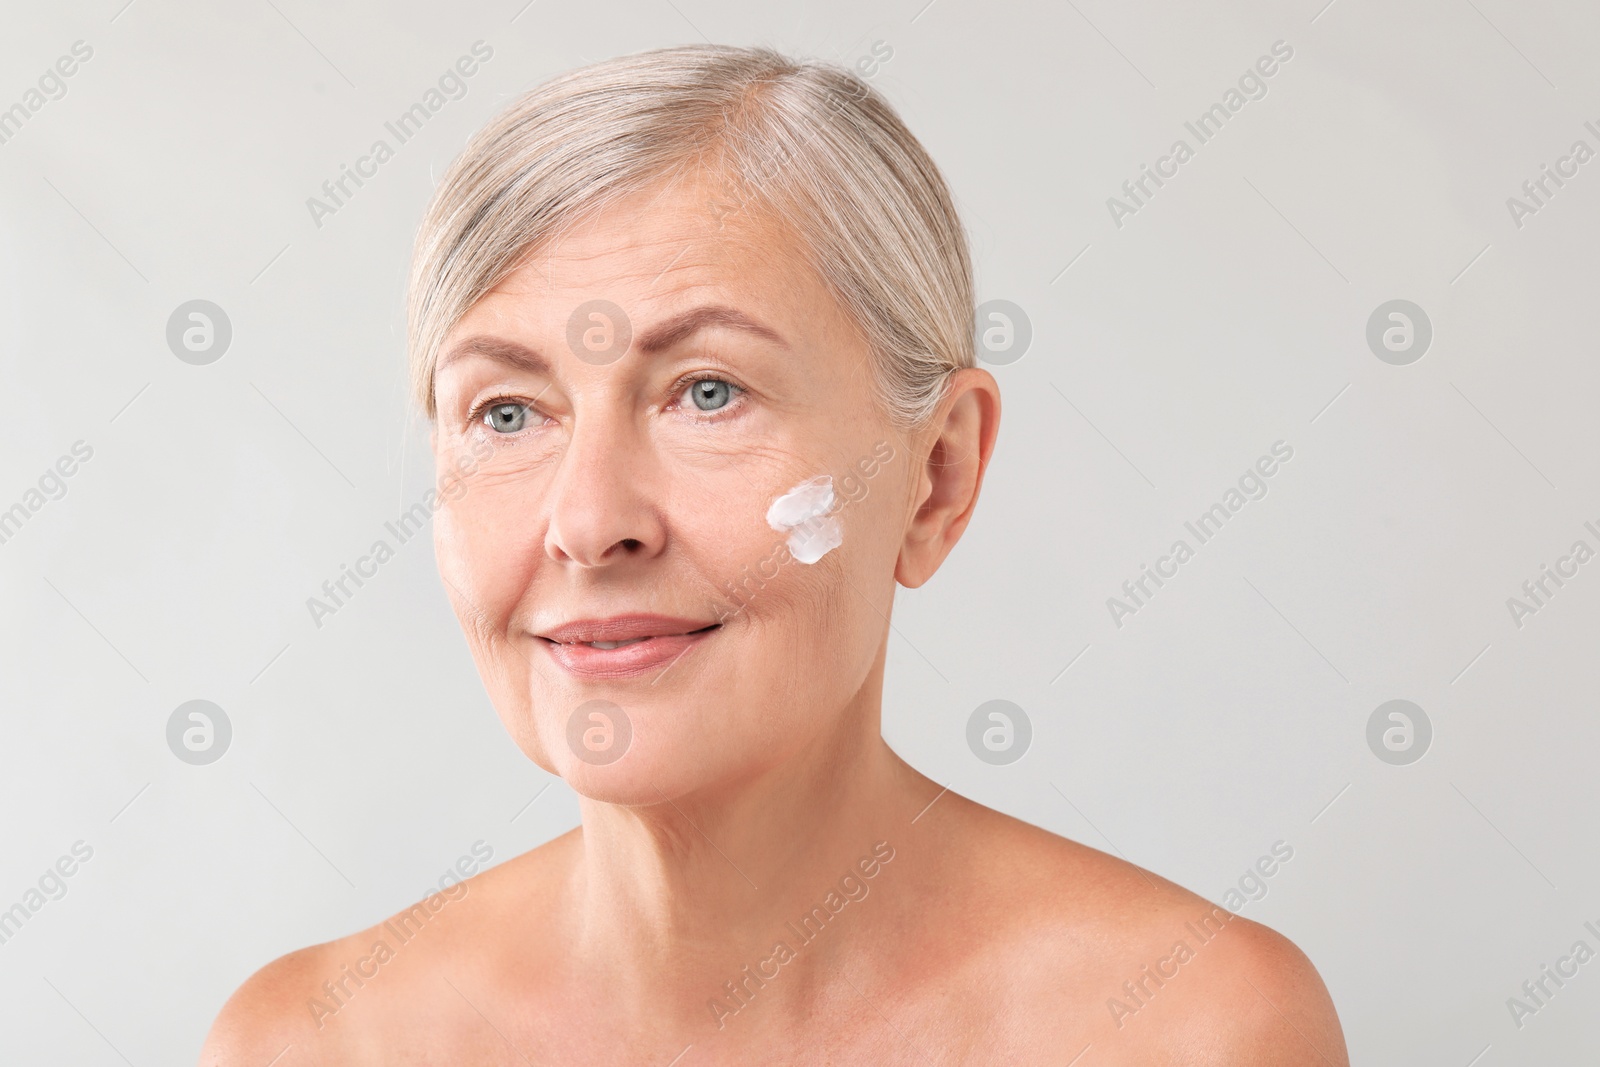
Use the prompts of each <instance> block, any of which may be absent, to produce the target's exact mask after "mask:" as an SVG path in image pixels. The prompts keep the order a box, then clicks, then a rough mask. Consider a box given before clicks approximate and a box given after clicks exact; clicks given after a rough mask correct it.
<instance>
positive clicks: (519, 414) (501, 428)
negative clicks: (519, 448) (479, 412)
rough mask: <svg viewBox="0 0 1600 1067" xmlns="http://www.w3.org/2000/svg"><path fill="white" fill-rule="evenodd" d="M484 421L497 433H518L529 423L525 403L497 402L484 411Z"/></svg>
mask: <svg viewBox="0 0 1600 1067" xmlns="http://www.w3.org/2000/svg"><path fill="white" fill-rule="evenodd" d="M483 423H484V425H485V426H487V427H489V428H490V429H491V430H493V431H495V432H496V433H516V432H517V431H518V430H520V429H522V428H523V427H524V426H526V425H527V424H528V408H527V405H525V404H509V403H508V404H495V405H493V406H492V407H490V408H489V410H488V411H485V412H484V413H483Z"/></svg>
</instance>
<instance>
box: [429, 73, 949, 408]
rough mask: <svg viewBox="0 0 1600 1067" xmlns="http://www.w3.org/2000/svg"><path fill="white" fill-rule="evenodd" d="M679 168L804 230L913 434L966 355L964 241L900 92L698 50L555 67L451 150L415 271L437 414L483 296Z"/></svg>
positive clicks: (734, 203)
mask: <svg viewBox="0 0 1600 1067" xmlns="http://www.w3.org/2000/svg"><path fill="white" fill-rule="evenodd" d="M687 176H710V177H713V178H715V179H719V180H721V181H723V182H724V183H725V188H726V189H727V190H728V193H727V195H726V197H725V198H724V199H723V200H722V202H721V203H720V205H719V207H718V209H719V210H721V211H723V212H725V213H727V214H729V215H738V214H743V213H745V212H752V213H753V212H757V211H760V212H764V213H765V214H766V217H768V218H772V219H775V220H778V221H780V222H781V223H782V224H783V225H784V226H785V227H786V228H787V229H788V230H789V231H790V232H792V233H794V234H796V235H797V236H798V237H799V239H800V241H801V243H802V244H803V246H804V247H805V248H806V249H807V250H808V252H809V255H810V259H811V262H812V265H813V266H814V267H815V268H816V270H817V271H818V273H819V274H820V275H821V276H822V278H823V279H824V280H825V282H826V283H827V284H828V285H829V286H830V287H831V288H832V290H833V291H834V293H835V294H836V296H837V297H838V299H839V300H840V302H841V304H842V305H843V306H844V307H845V309H846V310H847V312H848V313H849V314H850V315H851V317H852V318H853V319H854V321H855V323H856V325H857V327H858V328H859V329H860V330H861V332H862V334H863V336H864V337H865V338H866V341H867V343H868V345H869V346H870V348H871V350H872V352H873V360H872V364H873V367H872V373H873V380H874V382H875V383H876V385H877V389H878V399H879V400H880V402H881V403H882V404H883V405H884V408H885V412H886V414H887V415H888V417H889V418H890V420H891V421H892V422H893V423H894V424H895V425H896V426H898V427H899V428H901V429H902V430H910V429H914V428H916V427H919V426H921V425H923V424H924V423H925V421H926V420H927V418H928V417H930V416H931V415H932V413H933V411H934V409H935V408H936V407H937V405H938V404H939V402H940V400H941V399H942V397H943V394H944V389H945V386H946V382H947V379H948V376H949V375H950V374H951V373H952V372H954V371H955V370H957V369H959V368H962V367H971V366H973V365H974V353H973V295H972V266H971V261H970V259H969V257H968V253H967V242H966V236H965V234H964V233H963V231H962V228H961V221H960V219H959V217H958V216H957V214H956V210H955V205H954V203H953V202H952V201H951V198H950V192H949V190H948V189H947V188H946V187H945V183H944V179H943V178H942V177H941V176H940V174H939V171H938V168H936V167H935V166H934V164H933V160H932V159H930V158H929V156H928V153H927V152H926V151H925V150H924V149H923V147H922V145H921V144H920V143H918V141H917V139H916V138H915V137H913V136H912V135H911V132H910V131H909V130H907V129H906V127H905V125H904V124H903V123H902V122H901V121H900V118H899V116H897V115H896V114H895V112H894V110H893V109H892V108H891V107H890V106H889V104H888V103H887V102H886V101H885V100H884V99H883V98H882V97H881V96H880V95H879V94H878V93H876V92H874V91H873V90H872V89H871V87H869V86H868V85H867V84H866V82H864V81H863V80H862V79H860V78H859V77H857V76H856V75H855V74H854V73H852V72H850V71H848V70H846V69H844V68H843V67H839V66H836V65H834V64H831V63H823V62H818V61H796V60H791V59H788V58H786V57H784V56H782V55H780V54H779V53H777V52H775V51H773V50H771V49H769V48H737V47H730V46H724V45H692V46H687V47H681V48H663V49H657V50H654V51H648V52H641V53H638V54H636V55H630V56H622V57H619V58H616V59H610V60H606V61H604V62H600V63H595V64H592V65H590V66H586V67H581V68H579V69H577V70H573V71H569V72H568V73H566V74H562V75H560V76H559V77H556V78H554V79H552V80H550V81H548V82H545V83H544V84H542V85H540V86H538V87H536V88H534V89H532V90H530V91H528V92H527V93H524V94H523V95H522V96H521V97H520V98H518V99H517V100H516V101H515V102H514V103H513V104H512V105H511V106H510V107H508V108H507V109H506V110H505V111H503V112H501V113H500V114H499V115H498V116H496V117H495V118H494V119H493V120H492V121H491V122H490V123H489V124H488V125H487V126H485V127H484V128H483V129H482V130H480V131H479V132H478V133H477V134H476V135H475V136H474V137H473V138H472V140H471V141H470V142H468V144H467V147H466V150H465V151H464V152H463V153H462V154H461V156H460V157H459V158H458V159H457V160H456V161H455V162H454V163H453V164H452V165H451V167H450V170H449V172H448V173H447V174H446V175H445V177H444V180H443V181H442V182H441V183H440V185H439V188H438V190H437V192H436V193H435V194H434V198H433V202H432V204H431V205H430V206H429V209H428V213H427V215H426V217H425V218H424V219H423V222H422V226H421V228H420V230H419V232H418V234H417V244H416V252H415V255H414V258H413V261H412V266H411V282H410V294H409V301H408V302H409V333H410V361H411V375H412V388H413V392H414V393H415V395H416V397H417V399H418V401H419V402H420V403H421V404H422V405H423V407H424V409H425V410H426V411H427V413H428V415H429V417H430V418H431V417H433V415H434V414H435V408H434V390H433V374H434V366H435V363H436V361H437V359H438V356H439V348H440V345H441V344H442V342H443V340H444V338H445V336H446V335H447V334H448V333H449V332H450V330H451V329H453V328H454V327H455V325H456V323H458V322H459V321H460V320H461V317H462V316H463V315H465V314H466V312H467V311H468V310H469V309H470V308H471V307H472V306H473V304H475V303H476V302H477V301H478V300H479V299H480V298H481V297H483V296H484V294H486V293H487V292H489V290H491V289H493V288H494V287H495V286H496V285H498V284H499V283H500V282H501V281H503V280H504V279H505V278H506V276H507V275H509V274H510V273H511V272H512V271H513V270H515V269H516V268H517V266H518V265H519V264H520V262H521V261H522V260H523V259H524V258H526V257H527V256H528V255H529V254H530V253H531V252H533V251H535V250H536V249H538V248H541V247H543V246H546V245H547V244H548V243H549V242H550V241H552V240H553V239H554V238H556V237H558V236H559V235H560V233H562V232H563V231H564V230H566V229H569V228H571V227H572V226H573V225H575V224H576V223H578V222H580V221H582V220H584V219H586V218H588V217H590V216H592V215H593V214H594V213H596V212H597V211H598V210H599V209H601V208H603V207H604V206H606V205H607V204H610V203H613V202H614V201H616V200H617V199H619V198H621V197H623V196H626V195H628V194H631V193H634V192H637V191H641V190H644V189H647V188H651V187H654V186H656V185H658V184H659V183H662V182H671V181H675V180H678V179H680V178H683V177H687ZM724 217H727V216H726V215H725V216H724Z"/></svg>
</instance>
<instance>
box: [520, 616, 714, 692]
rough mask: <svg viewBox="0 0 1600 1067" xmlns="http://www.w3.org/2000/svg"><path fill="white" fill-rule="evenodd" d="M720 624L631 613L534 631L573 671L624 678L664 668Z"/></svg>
mask: <svg viewBox="0 0 1600 1067" xmlns="http://www.w3.org/2000/svg"><path fill="white" fill-rule="evenodd" d="M719 628H720V625H719V624H717V623H712V624H710V625H707V624H705V623H703V622H700V621H698V620H693V619H671V618H664V617H662V616H644V615H632V616H617V617H613V618H609V619H596V620H590V621H585V622H576V623H568V624H567V625H565V626H561V627H558V628H556V629H554V630H551V631H548V632H546V633H543V634H539V635H538V636H539V638H540V640H541V641H543V643H544V645H545V648H546V649H547V650H548V651H549V653H550V657H551V658H552V659H554V660H555V661H556V663H558V664H560V665H561V666H562V667H565V668H566V669H567V670H568V671H571V672H572V673H573V674H577V675H582V676H584V677H589V678H622V677H627V676H629V675H635V674H645V673H648V672H651V671H657V670H664V669H665V668H666V667H668V666H669V665H671V664H672V663H673V662H674V661H676V660H677V659H678V658H679V657H680V656H682V655H683V654H684V653H685V652H686V651H687V650H688V649H690V648H692V647H693V646H695V645H696V644H699V643H700V642H702V641H704V640H706V639H707V638H709V637H710V636H711V635H712V634H714V633H716V632H717V630H718V629H719ZM597 643H598V644H602V645H612V646H614V647H610V648H599V647H596V644H597Z"/></svg>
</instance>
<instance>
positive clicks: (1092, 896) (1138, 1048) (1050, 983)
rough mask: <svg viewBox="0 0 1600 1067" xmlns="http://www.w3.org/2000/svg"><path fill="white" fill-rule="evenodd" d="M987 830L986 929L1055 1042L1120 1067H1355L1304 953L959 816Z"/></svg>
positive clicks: (1099, 856) (1106, 862) (1047, 845)
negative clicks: (1179, 1065)
mask: <svg viewBox="0 0 1600 1067" xmlns="http://www.w3.org/2000/svg"><path fill="white" fill-rule="evenodd" d="M958 803H959V804H960V806H961V807H963V808H965V807H966V806H967V805H969V804H970V805H971V807H972V808H975V809H977V810H976V811H970V812H966V813H965V817H966V818H968V819H970V820H971V822H972V825H973V826H975V827H979V828H981V835H980V836H979V837H978V838H977V839H978V840H981V841H983V842H984V845H983V846H982V848H981V849H976V850H975V852H976V853H978V858H977V859H976V860H975V863H976V865H977V866H978V868H979V869H981V871H982V881H981V884H982V885H983V886H985V887H986V888H985V889H984V890H983V891H982V892H981V893H980V894H979V899H980V900H982V901H983V904H982V905H981V906H982V908H983V909H984V917H985V919H986V920H987V921H985V923H984V925H985V926H986V927H988V928H989V929H991V930H994V931H996V932H998V933H1000V935H1001V936H999V937H997V938H995V939H994V940H993V941H991V942H990V943H991V944H993V945H995V946H996V947H997V951H998V953H999V954H1000V956H1001V957H1002V960H1001V961H999V963H1000V966H1002V967H1003V968H1004V970H1005V971H1007V972H1009V973H1011V974H1019V973H1029V972H1031V973H1032V975H1033V976H1034V977H1035V978H1036V979H1037V982H1036V984H1035V988H1038V989H1039V990H1041V992H1040V994H1039V995H1038V996H1036V997H1034V998H1032V1002H1031V1003H1030V1004H1029V1005H1028V1010H1029V1011H1030V1013H1032V1014H1033V1017H1035V1018H1040V1017H1048V1018H1051V1019H1054V1020H1056V1028H1055V1030H1054V1032H1052V1033H1050V1035H1049V1037H1050V1039H1051V1040H1052V1041H1056V1040H1060V1041H1069V1042H1070V1041H1073V1040H1076V1041H1077V1044H1076V1045H1075V1046H1074V1048H1073V1049H1072V1050H1071V1051H1073V1052H1075V1051H1077V1049H1079V1048H1083V1047H1084V1046H1085V1045H1089V1046H1091V1047H1092V1048H1093V1049H1094V1050H1095V1051H1094V1054H1093V1055H1090V1056H1086V1057H1085V1059H1084V1061H1083V1067H1090V1065H1091V1064H1097V1063H1099V1064H1111V1063H1118V1062H1141V1061H1142V1062H1153V1061H1161V1062H1183V1063H1194V1064H1210V1063H1216V1064H1228V1065H1230V1067H1233V1065H1240V1067H1248V1065H1253V1064H1263V1065H1264V1064H1307V1065H1310V1064H1316V1065H1319V1067H1329V1065H1334V1067H1343V1065H1347V1064H1348V1062H1349V1061H1348V1058H1347V1055H1346V1052H1345V1045H1344V1036H1343V1033H1342V1031H1341V1029H1340V1026H1339V1019H1338V1015H1337V1013H1336V1012H1335V1010H1334V1006H1333V1001H1332V999H1331V998H1330V997H1329V995H1328V991H1327V988H1326V986H1325V985H1324V984H1323V981H1322V978H1321V976H1320V975H1319V974H1318V973H1317V970H1316V968H1315V967H1314V966H1313V965H1312V963H1311V961H1310V960H1309V959H1308V958H1307V957H1306V955H1305V953H1303V952H1302V951H1300V949H1299V948H1298V947H1297V946H1296V945H1295V944H1294V943H1293V942H1292V941H1290V940H1289V939H1288V938H1286V937H1284V936H1283V935H1281V934H1279V933H1277V932H1276V931H1274V930H1272V929H1271V928H1269V927H1267V926H1264V925H1262V924H1260V923H1257V922H1252V921H1251V920H1249V919H1246V918H1244V917H1242V916H1240V915H1237V914H1234V913H1233V912H1231V911H1229V910H1227V909H1226V908H1223V907H1221V906H1219V905H1217V904H1214V903H1212V902H1211V901H1209V900H1206V899H1205V898H1203V897H1201V896H1199V895H1198V894H1196V893H1193V892H1191V891H1189V890H1188V889H1185V888H1184V887H1182V886H1180V885H1178V884H1176V883H1174V882H1172V881H1169V880H1168V879H1165V878H1162V877H1161V876H1159V875H1157V874H1155V873H1153V872H1151V871H1147V870H1145V869H1143V868H1141V867H1138V866H1136V865H1134V864H1132V863H1129V862H1128V861H1126V860H1124V859H1121V858H1119V857H1117V856H1112V855H1108V854H1107V853H1104V852H1101V851H1099V850H1098V849H1094V848H1091V847H1089V846H1087V845H1084V844H1081V843H1079V842H1076V841H1073V840H1071V839H1069V838H1064V837H1061V836H1059V835H1056V834H1053V833H1050V832H1049V831H1046V830H1043V829H1040V828H1038V827H1036V826H1032V825H1031V824H1028V823H1025V822H1022V821H1021V820H1018V819H1013V818H1011V817H1009V816H1006V815H1003V814H1000V813H998V812H993V811H990V810H989V809H986V808H982V807H981V806H979V805H976V804H971V802H965V801H962V802H958Z"/></svg>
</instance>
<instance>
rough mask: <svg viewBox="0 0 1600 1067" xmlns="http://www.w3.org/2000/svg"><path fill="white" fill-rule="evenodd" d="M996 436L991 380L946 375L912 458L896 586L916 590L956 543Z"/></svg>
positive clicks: (974, 374) (966, 371)
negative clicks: (947, 382)
mask: <svg viewBox="0 0 1600 1067" xmlns="http://www.w3.org/2000/svg"><path fill="white" fill-rule="evenodd" d="M999 432H1000V386H999V385H998V384H997V383H996V382H995V380H994V375H992V374H990V373H989V372H988V371H986V370H982V369H979V368H975V367H969V368H963V369H962V370H959V371H957V372H956V373H955V374H953V375H951V376H950V387H949V390H948V392H947V393H946V394H945V398H944V400H943V402H942V403H940V405H939V409H938V411H937V413H936V414H935V416H934V418H933V420H932V421H931V422H930V423H929V424H928V428H927V429H926V430H924V431H923V432H922V434H921V435H920V437H919V439H918V441H919V444H918V446H917V448H916V449H915V450H914V451H913V452H912V456H913V458H914V459H918V460H921V464H920V466H919V467H917V468H916V469H915V470H914V471H913V474H912V477H913V480H914V482H915V486H914V489H913V492H912V497H911V517H910V522H909V523H908V524H907V526H906V533H905V539H904V540H903V541H902V542H901V544H900V558H899V559H898V560H897V561H896V562H895V569H894V577H895V580H896V581H898V582H899V583H900V584H901V585H903V586H905V587H906V588H908V589H915V588H917V587H918V586H919V585H921V584H922V583H923V582H926V581H927V580H928V579H929V578H931V577H933V572H934V571H936V570H938V569H939V565H940V564H941V563H943V562H944V558H945V556H947V555H949V554H950V550H951V549H952V548H954V547H955V545H956V542H957V541H959V540H960V539H961V533H962V531H963V530H965V529H966V528H967V521H968V520H969V519H971V518H972V509H973V508H974V507H976V506H977V504H978V490H979V488H980V487H981V486H982V485H983V472H984V471H985V470H987V469H988V466H989V457H990V456H991V455H992V454H993V453H994V441H995V436H996V435H997V434H998V433H999ZM924 451H925V452H926V457H925V458H924V457H923V453H924Z"/></svg>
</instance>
